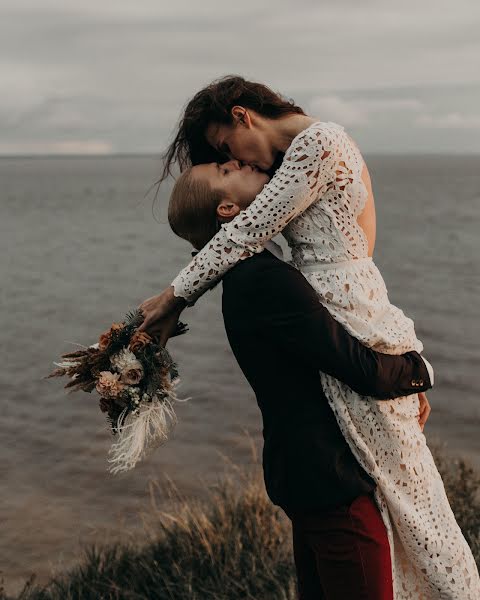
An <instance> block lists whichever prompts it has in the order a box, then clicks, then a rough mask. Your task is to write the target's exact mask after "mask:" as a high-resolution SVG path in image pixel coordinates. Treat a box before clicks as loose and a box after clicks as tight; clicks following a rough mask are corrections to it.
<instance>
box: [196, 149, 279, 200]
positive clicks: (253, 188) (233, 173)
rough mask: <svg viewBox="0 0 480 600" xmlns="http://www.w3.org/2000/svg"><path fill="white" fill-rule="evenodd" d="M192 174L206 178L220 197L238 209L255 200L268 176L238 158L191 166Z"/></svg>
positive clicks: (268, 178)
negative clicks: (241, 162)
mask: <svg viewBox="0 0 480 600" xmlns="http://www.w3.org/2000/svg"><path fill="white" fill-rule="evenodd" d="M192 175H193V176H194V177H196V178H197V177H198V178H200V179H203V180H206V181H207V182H208V184H209V186H210V187H211V188H212V189H214V190H218V191H219V192H220V193H221V195H222V198H225V199H227V200H230V201H231V202H234V203H235V204H236V205H237V206H238V207H239V208H240V210H243V209H245V208H246V207H247V206H248V205H249V204H251V203H252V202H253V200H255V196H256V195H257V194H259V193H260V192H261V191H262V189H263V186H264V185H265V184H266V183H267V182H268V181H269V180H270V177H269V176H268V175H267V174H266V173H264V172H263V171H260V170H259V169H257V168H256V167H251V166H249V165H243V166H242V165H241V164H240V163H239V162H238V160H230V161H228V162H226V163H222V164H220V163H208V164H203V165H196V166H195V167H193V168H192Z"/></svg>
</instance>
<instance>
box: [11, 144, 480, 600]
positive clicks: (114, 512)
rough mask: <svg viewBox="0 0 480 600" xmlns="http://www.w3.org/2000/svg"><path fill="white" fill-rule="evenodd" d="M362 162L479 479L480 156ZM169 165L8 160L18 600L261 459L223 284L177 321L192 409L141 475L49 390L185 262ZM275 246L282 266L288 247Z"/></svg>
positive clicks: (389, 263) (382, 257)
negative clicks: (82, 352)
mask: <svg viewBox="0 0 480 600" xmlns="http://www.w3.org/2000/svg"><path fill="white" fill-rule="evenodd" d="M365 158H366V161H367V164H368V166H369V170H370V175H371V179H372V185H373V191H374V194H375V202H376V209H377V242H376V247H375V253H374V260H375V262H376V264H377V265H378V266H379V268H380V270H381V272H382V274H383V277H384V279H385V281H386V284H387V288H388V290H389V297H390V300H391V302H392V303H394V304H396V305H397V306H399V307H400V308H402V310H403V311H404V312H405V313H406V314H407V315H408V316H410V317H411V318H412V319H413V320H414V321H415V328H416V332H417V336H418V337H419V338H420V339H421V340H422V341H423V343H424V347H425V350H424V354H425V356H426V357H427V358H428V359H429V361H430V362H431V363H432V365H433V367H434V369H435V386H434V388H433V389H432V390H430V391H429V392H428V394H427V396H428V399H429V401H430V404H431V407H432V412H431V414H430V417H429V419H428V421H427V423H426V426H425V430H424V433H425V435H426V437H427V440H428V441H429V442H430V441H431V443H437V442H439V443H441V444H443V445H444V446H445V447H446V449H447V450H448V451H449V452H451V453H452V456H453V455H454V456H457V457H459V456H463V457H465V458H467V459H468V460H470V461H471V462H472V463H474V465H475V466H477V467H479V468H480V350H479V347H480V346H479V338H480V322H479V307H480V268H479V255H480V156H472V155H470V156H461V155H455V156H445V155H418V156H415V155H409V156H403V155H399V156H395V155H388V156H378V155H371V156H368V155H367V156H365ZM160 168H161V163H160V160H159V158H158V157H156V156H151V155H148V156H140V155H136V156H119V155H117V156H87V157H75V156H67V157H13V158H7V157H3V158H1V159H0V215H1V216H0V251H1V263H0V270H1V271H0V274H1V300H2V302H1V311H0V329H1V334H2V336H1V337H2V356H3V358H2V359H1V365H0V366H1V369H0V388H1V418H0V451H1V460H0V486H1V493H0V531H1V535H0V581H1V578H3V585H4V588H5V590H6V591H7V592H8V593H18V591H19V590H20V589H21V587H22V585H23V582H24V581H25V579H26V578H27V577H29V576H30V575H31V574H32V573H35V574H36V577H37V579H36V581H37V582H39V583H44V582H46V581H47V580H48V579H49V578H50V576H51V575H55V574H57V573H61V572H62V571H63V570H64V569H66V568H68V567H69V566H70V565H73V564H75V562H76V561H77V560H78V558H79V556H80V553H81V548H82V546H83V544H85V543H87V544H88V543H97V542H103V541H106V540H110V539H112V540H113V539H125V538H126V537H127V536H133V537H135V535H137V534H138V535H140V536H141V535H143V531H144V530H143V529H142V527H143V525H142V518H141V517H140V515H141V514H142V513H143V514H148V510H149V507H150V506H151V491H152V485H157V488H156V489H157V494H158V498H157V502H159V506H160V508H161V509H162V510H163V509H165V510H168V509H169V508H170V507H171V506H173V504H171V498H170V497H169V496H168V494H167V492H166V490H164V488H163V486H164V482H166V481H168V480H170V481H173V482H174V484H175V486H176V487H177V489H178V490H179V492H180V493H181V494H182V495H183V497H184V498H187V499H188V498H191V499H194V498H202V497H204V496H205V495H206V494H207V493H208V490H209V489H210V488H211V486H212V485H215V482H216V481H217V478H218V477H219V475H221V474H222V473H223V472H225V469H226V470H227V471H228V468H229V467H228V464H238V465H243V466H246V467H248V466H249V465H250V464H252V463H253V462H254V458H253V457H252V444H253V445H254V446H256V447H257V448H258V449H260V451H261V446H262V422H261V414H260V411H259V408H258V406H257V404H256V400H255V396H254V394H253V392H252V390H251V389H250V387H249V385H248V383H247V381H246V380H245V378H244V376H243V374H242V372H241V370H240V368H239V367H238V365H237V363H236V362H235V359H234V357H233V355H232V352H231V350H230V347H229V345H228V341H227V339H226V335H225V330H224V325H223V320H222V315H221V293H222V291H221V290H222V287H221V285H219V286H217V287H216V288H214V289H213V290H211V291H209V292H207V293H206V294H205V295H204V296H203V297H202V298H201V299H200V300H199V301H198V302H197V303H196V305H195V306H194V307H190V308H187V309H186V310H185V311H184V313H183V314H182V317H181V319H182V320H183V321H184V322H186V323H188V326H189V331H188V333H187V334H185V335H182V336H179V337H176V338H172V339H171V340H170V341H169V343H168V346H167V347H168V349H169V350H170V352H171V354H172V356H173V357H174V359H175V360H176V362H177V364H178V368H179V372H180V377H181V383H180V387H179V390H178V392H179V395H180V396H182V397H188V398H190V399H189V400H188V401H186V402H183V403H181V404H178V405H177V406H176V413H177V417H178V423H177V425H176V427H175V429H174V431H173V433H172V437H171V439H170V440H169V441H168V443H167V444H165V445H164V446H162V447H161V448H158V449H157V450H156V451H155V452H154V454H153V455H151V456H150V457H149V458H148V459H146V460H145V461H143V462H142V463H139V464H138V465H137V467H135V469H134V470H133V471H130V472H128V473H123V474H120V475H112V474H111V473H109V471H108V466H109V465H108V463H107V452H108V449H109V447H110V444H111V443H112V435H111V433H110V430H109V429H108V424H107V423H106V420H105V415H104V414H103V413H101V411H100V410H99V407H98V397H97V396H96V394H95V393H92V394H86V393H84V392H76V393H73V394H67V393H66V390H64V388H63V385H64V383H65V381H64V380H63V379H44V378H43V377H44V376H45V375H46V374H48V373H49V372H50V371H51V370H52V369H53V368H55V366H54V364H53V362H54V361H59V360H60V356H61V354H63V353H66V352H71V351H73V350H75V349H77V348H78V346H75V344H84V345H89V344H92V343H95V342H96V341H97V339H98V335H99V334H100V333H101V332H103V331H105V330H106V329H108V328H109V326H110V325H111V323H112V322H118V321H120V320H122V319H123V318H124V316H125V314H126V313H127V312H128V311H130V310H133V309H135V308H136V307H137V306H138V305H139V304H140V303H141V302H143V301H144V300H145V299H146V298H149V297H151V296H154V295H156V294H158V293H159V292H160V291H161V290H163V289H164V288H165V287H167V286H168V285H169V284H170V282H171V281H172V279H173V278H174V277H175V276H176V274H177V273H178V271H179V270H180V269H181V268H182V267H183V266H185V265H186V264H187V263H188V262H189V260H190V256H191V255H190V253H191V250H192V248H191V247H190V246H189V244H187V243H186V242H185V241H183V240H181V239H179V238H177V237H176V236H175V235H174V234H173V232H172V231H171V230H170V228H169V226H168V221H167V204H168V197H169V192H170V189H171V183H166V184H164V185H163V186H161V187H160V188H159V189H158V190H157V188H156V186H155V185H154V184H155V182H156V180H157V179H158V177H159V174H160ZM157 191H158V194H156V192H157ZM275 241H277V242H278V243H280V245H282V247H283V248H284V251H285V255H286V257H287V258H288V247H287V245H286V243H285V240H284V239H283V238H282V237H281V236H277V237H276V238H275ZM294 403H295V398H292V409H293V408H294ZM155 482H157V483H155ZM0 587H1V586H0Z"/></svg>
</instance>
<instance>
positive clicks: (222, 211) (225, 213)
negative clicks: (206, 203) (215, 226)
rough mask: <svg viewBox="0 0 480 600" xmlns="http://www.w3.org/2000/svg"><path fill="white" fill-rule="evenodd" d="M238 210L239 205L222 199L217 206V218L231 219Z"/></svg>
mask: <svg viewBox="0 0 480 600" xmlns="http://www.w3.org/2000/svg"><path fill="white" fill-rule="evenodd" d="M239 212H240V208H239V206H238V205H237V204H235V203H234V202H231V201H230V200H222V201H221V202H220V204H219V205H218V206H217V217H218V219H219V220H222V219H223V220H229V219H233V218H234V217H236V216H237V215H238V213H239Z"/></svg>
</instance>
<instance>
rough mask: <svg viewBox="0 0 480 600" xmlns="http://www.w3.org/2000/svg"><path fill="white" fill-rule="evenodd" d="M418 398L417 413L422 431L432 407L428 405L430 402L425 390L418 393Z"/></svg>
mask: <svg viewBox="0 0 480 600" xmlns="http://www.w3.org/2000/svg"><path fill="white" fill-rule="evenodd" d="M418 399H419V400H420V411H419V413H418V423H419V425H420V429H421V430H422V431H423V428H424V427H425V422H426V420H427V419H428V417H429V415H430V413H431V411H432V409H431V407H430V402H429V401H428V399H427V397H426V395H425V392H419V393H418Z"/></svg>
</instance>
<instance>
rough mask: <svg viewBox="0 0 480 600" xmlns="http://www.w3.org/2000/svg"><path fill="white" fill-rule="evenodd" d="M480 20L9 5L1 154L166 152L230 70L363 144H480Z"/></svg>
mask: <svg viewBox="0 0 480 600" xmlns="http://www.w3.org/2000/svg"><path fill="white" fill-rule="evenodd" d="M479 26H480V5H478V3H477V2H475V0H458V2H457V3H456V4H455V5H452V4H450V3H446V2H441V1H440V2H438V0H437V1H434V0H423V1H422V2H421V3H417V2H414V1H413V0H406V1H404V2H403V3H401V4H396V5H393V4H390V3H388V4H387V3H385V2H381V1H380V0H369V1H367V2H362V3H358V2H354V1H353V0H337V2H335V3H328V4H326V5H322V4H321V3H319V2H316V1H313V0H297V1H296V2H295V3H292V2H290V1H288V2H287V1H285V0H264V1H262V2H258V0H255V1H254V0H244V1H243V2H242V3H238V4H235V5H231V6H230V5H229V4H227V3H225V2H223V0H222V1H221V0H202V2H201V3H199V2H195V1H194V0H188V1H187V0H179V1H176V2H173V3H172V2H169V3H167V2H160V1H159V0H138V1H137V2H131V1H130V0H128V1H127V0H115V1H113V0H110V1H108V0H104V1H103V2H101V3H97V2H94V1H93V0H84V1H83V2H82V3H75V4H74V3H73V2H72V3H68V2H67V3H66V2H64V1H63V2H62V1H60V0H24V1H23V2H18V1H15V2H14V1H13V0H3V1H2V5H1V8H0V70H1V73H2V83H3V86H2V88H3V90H2V95H1V96H0V129H1V131H2V136H1V139H0V153H2V154H17V153H23V152H25V153H43V152H45V153H51V152H159V151H161V150H162V149H163V147H164V145H165V144H166V142H167V141H168V139H169V137H170V135H171V133H172V131H173V127H174V124H175V122H176V121H177V119H178V117H179V115H180V111H181V108H182V106H183V105H184V104H185V102H186V101H187V100H188V99H189V98H190V97H191V96H192V95H193V94H194V93H195V92H196V91H197V90H198V89H199V88H200V87H201V86H202V85H204V84H205V83H207V82H209V81H210V80H212V79H214V78H216V77H219V76H221V75H224V74H227V73H240V74H242V75H244V76H246V77H250V78H252V79H257V80H260V81H264V82H265V83H267V84H268V85H270V86H272V87H273V88H274V89H276V90H279V91H281V92H283V93H284V94H285V95H287V96H290V97H293V98H295V100H296V101H297V102H298V103H300V104H302V105H303V106H304V107H305V108H306V109H307V110H309V111H311V112H312V114H315V115H316V116H318V117H319V118H321V119H325V120H333V121H335V120H338V121H340V122H342V123H343V124H345V125H346V126H347V127H349V128H350V129H351V131H352V134H353V135H355V137H356V138H357V141H358V142H359V144H360V146H361V148H362V149H363V150H364V151H366V152H410V151H422V152H429V151H438V149H439V148H441V149H442V151H445V152H480V141H479V139H478V123H479V120H480V108H479V107H480V76H479V74H478V64H479V62H480V61H479V58H480V38H479V37H478V30H479Z"/></svg>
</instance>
